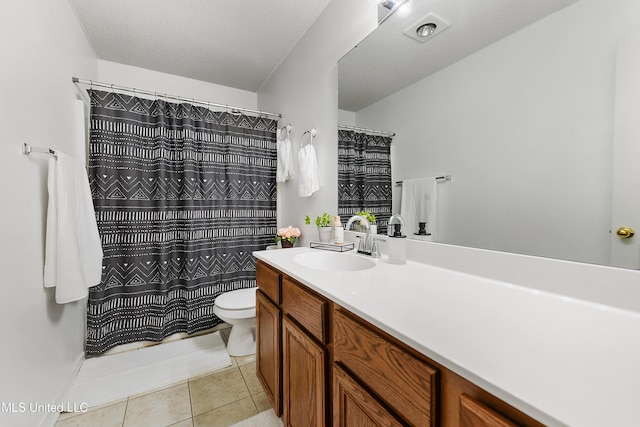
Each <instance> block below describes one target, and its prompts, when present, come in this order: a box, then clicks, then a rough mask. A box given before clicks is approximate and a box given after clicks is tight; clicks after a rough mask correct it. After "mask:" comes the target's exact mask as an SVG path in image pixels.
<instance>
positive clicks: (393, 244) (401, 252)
mask: <svg viewBox="0 0 640 427" xmlns="http://www.w3.org/2000/svg"><path fill="white" fill-rule="evenodd" d="M402 227H404V220H403V219H402V217H401V216H400V215H399V214H395V215H393V216H391V218H389V227H388V230H389V233H388V235H389V240H388V244H389V263H390V264H406V263H407V239H406V237H407V236H404V235H403V234H402Z"/></svg>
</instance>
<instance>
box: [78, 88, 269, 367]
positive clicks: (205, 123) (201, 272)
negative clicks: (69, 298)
mask: <svg viewBox="0 0 640 427" xmlns="http://www.w3.org/2000/svg"><path fill="white" fill-rule="evenodd" d="M89 95H90V97H91V135H90V154H89V165H90V182H91V191H92V196H93V200H94V205H95V210H96V217H97V222H98V228H99V231H100V235H101V239H102V246H103V251H104V261H103V275H102V282H101V284H100V285H98V286H95V287H93V288H91V289H90V294H89V302H88V309H87V313H88V314H87V329H88V330H87V344H86V353H87V354H89V355H97V354H101V353H103V352H105V351H106V350H108V349H110V348H112V347H114V346H116V345H119V344H124V343H128V342H133V341H141V340H149V341H161V340H162V339H163V338H165V337H167V336H168V335H171V334H173V333H176V332H187V333H194V332H197V331H200V330H204V329H208V328H211V327H213V326H215V325H216V324H218V323H220V322H221V321H220V319H218V318H217V317H216V316H215V314H214V313H213V304H214V300H215V298H216V297H217V296H218V295H219V294H220V293H222V292H226V291H230V290H235V289H241V288H247V287H252V286H255V259H254V258H253V256H252V251H254V250H260V249H264V248H265V247H266V246H267V245H269V244H271V243H273V238H274V236H275V234H276V184H275V178H276V130H277V122H276V121H274V120H270V119H265V118H260V117H250V116H246V115H235V114H231V113H228V112H213V111H210V110H208V109H207V108H204V107H198V106H194V105H191V104H187V103H182V104H177V103H169V102H166V101H163V100H158V99H156V100H150V99H143V98H138V97H135V96H126V95H122V94H118V93H108V92H101V91H95V90H90V91H89Z"/></svg>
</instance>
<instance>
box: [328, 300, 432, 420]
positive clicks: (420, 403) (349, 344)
mask: <svg viewBox="0 0 640 427" xmlns="http://www.w3.org/2000/svg"><path fill="white" fill-rule="evenodd" d="M332 326H333V359H334V361H335V363H336V364H338V365H339V366H340V367H343V368H344V370H346V371H349V372H350V373H351V374H352V375H353V377H355V378H356V379H357V380H358V381H359V382H361V383H363V384H364V385H365V387H366V388H367V389H369V390H370V391H371V394H372V395H375V396H377V398H378V399H379V400H380V401H381V403H382V404H384V405H385V406H387V407H389V408H391V409H392V410H393V412H395V413H396V414H397V418H398V419H399V420H404V421H405V422H406V424H408V425H414V426H425V427H427V426H433V427H435V426H436V425H437V419H438V417H437V410H438V409H437V403H438V392H437V384H438V370H437V369H436V368H434V367H433V366H432V365H430V364H428V363H426V362H425V361H424V360H423V359H421V358H418V357H416V356H414V355H413V354H411V353H409V352H407V351H405V350H404V349H403V348H401V347H400V346H399V345H397V344H396V343H394V342H392V341H391V340H389V339H387V338H386V337H384V336H383V335H382V334H381V333H380V332H378V331H376V330H375V329H373V328H372V327H371V326H370V325H368V324H367V323H365V322H363V321H362V320H361V319H359V318H357V317H356V316H353V315H351V314H350V313H349V312H348V311H346V310H344V309H342V308H336V309H335V310H334V313H333V325H332ZM338 409H339V408H338Z"/></svg>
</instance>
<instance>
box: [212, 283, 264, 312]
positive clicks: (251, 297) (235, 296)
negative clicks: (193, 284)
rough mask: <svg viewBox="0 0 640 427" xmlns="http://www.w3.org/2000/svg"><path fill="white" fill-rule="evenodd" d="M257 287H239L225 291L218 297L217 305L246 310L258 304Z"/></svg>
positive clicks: (228, 308)
mask: <svg viewBox="0 0 640 427" xmlns="http://www.w3.org/2000/svg"><path fill="white" fill-rule="evenodd" d="M256 289H258V288H248V289H238V290H237V291H231V292H225V293H224V294H221V295H219V296H218V297H217V298H216V301H215V305H217V306H218V307H220V308H223V309H225V310H246V309H248V308H254V307H255V306H256Z"/></svg>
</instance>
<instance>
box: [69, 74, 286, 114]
mask: <svg viewBox="0 0 640 427" xmlns="http://www.w3.org/2000/svg"><path fill="white" fill-rule="evenodd" d="M72 81H73V83H75V84H83V85H89V86H98V87H104V88H108V89H116V90H121V91H125V92H130V93H133V94H134V95H136V94H139V93H140V94H144V95H150V96H154V97H156V98H165V99H173V100H176V101H178V102H190V103H192V104H200V105H206V106H208V107H218V108H225V109H227V110H229V111H231V112H232V113H234V112H240V111H242V112H246V113H253V114H257V115H260V116H269V117H275V118H276V119H280V118H282V114H279V113H269V112H267V111H260V110H252V109H250V108H244V107H234V106H232V105H226V104H217V103H215V102H209V101H203V100H199V99H194V98H184V97H181V96H177V95H168V94H166V93H162V92H153V91H149V90H142V89H136V88H134V87H125V86H119V85H114V84H110V83H101V82H94V81H93V80H85V79H79V78H78V77H73V78H72Z"/></svg>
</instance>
